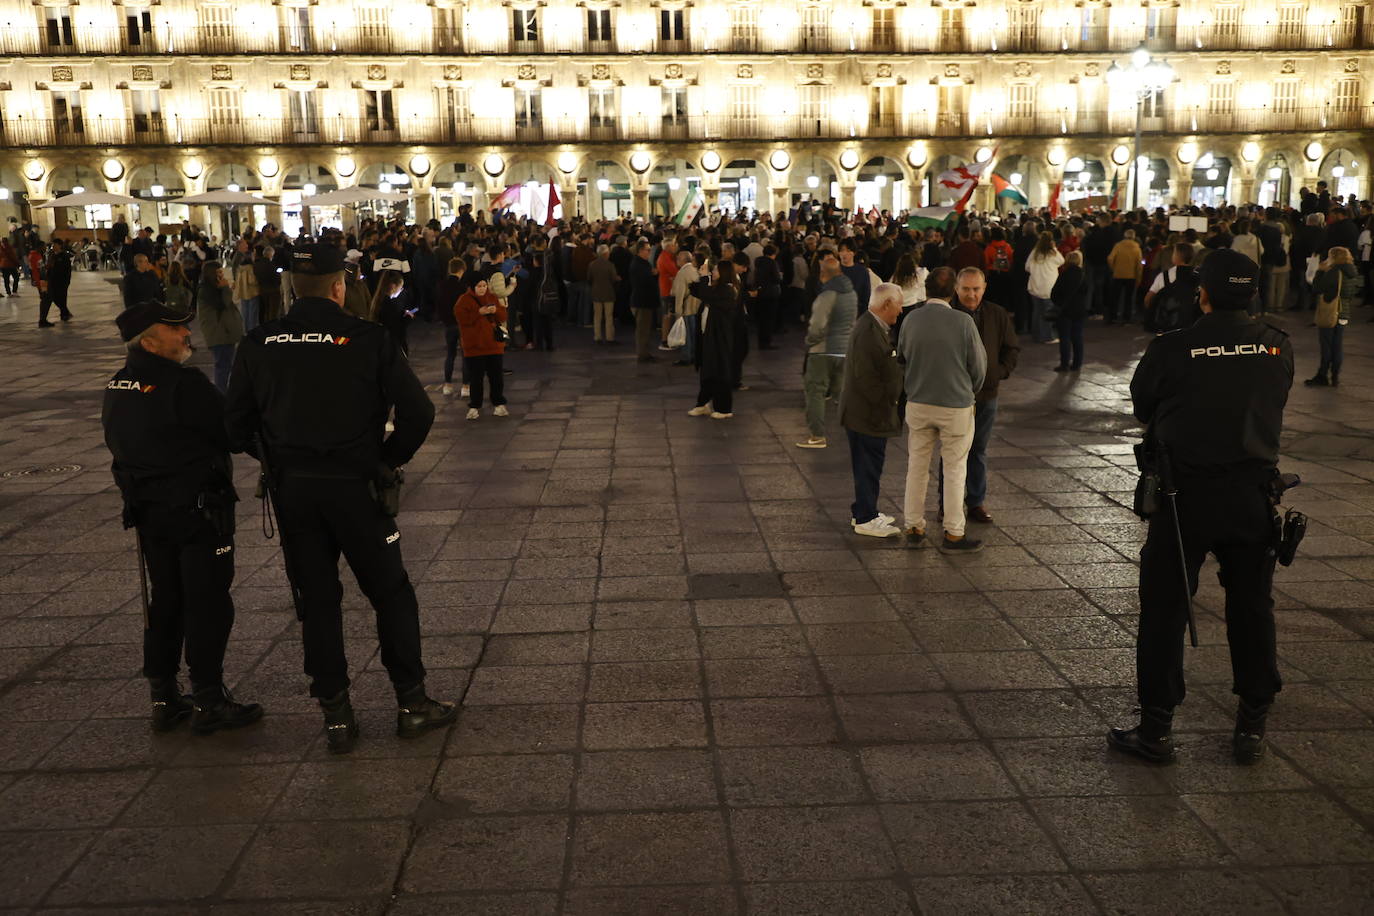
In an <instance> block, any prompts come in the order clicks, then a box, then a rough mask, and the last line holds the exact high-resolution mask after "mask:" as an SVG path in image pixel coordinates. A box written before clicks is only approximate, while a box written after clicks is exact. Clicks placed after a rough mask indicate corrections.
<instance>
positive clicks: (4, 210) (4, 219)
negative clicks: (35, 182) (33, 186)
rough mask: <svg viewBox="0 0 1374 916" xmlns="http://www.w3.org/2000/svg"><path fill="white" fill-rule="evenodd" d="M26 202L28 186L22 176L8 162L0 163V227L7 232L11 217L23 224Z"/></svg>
mask: <svg viewBox="0 0 1374 916" xmlns="http://www.w3.org/2000/svg"><path fill="white" fill-rule="evenodd" d="M28 201H29V190H28V184H27V182H25V181H24V176H23V174H21V173H20V171H19V169H18V168H15V167H13V166H11V165H10V163H9V162H0V226H4V227H5V228H6V230H7V229H8V228H9V218H10V217H11V216H13V217H15V218H16V219H18V220H19V221H20V222H25V221H26V220H27V218H28V217H27V212H26V211H27V210H28Z"/></svg>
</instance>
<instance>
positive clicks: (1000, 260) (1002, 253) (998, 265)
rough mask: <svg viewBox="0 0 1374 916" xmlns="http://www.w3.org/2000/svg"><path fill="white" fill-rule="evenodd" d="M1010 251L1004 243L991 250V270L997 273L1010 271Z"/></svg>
mask: <svg viewBox="0 0 1374 916" xmlns="http://www.w3.org/2000/svg"><path fill="white" fill-rule="evenodd" d="M1010 252H1011V249H1010V247H1008V245H1007V243H1006V242H1003V243H1002V244H1000V245H997V246H995V247H994V248H993V249H992V269H993V270H994V271H996V272H998V273H1005V272H1008V271H1010V270H1011V254H1010Z"/></svg>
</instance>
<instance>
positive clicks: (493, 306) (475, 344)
mask: <svg viewBox="0 0 1374 916" xmlns="http://www.w3.org/2000/svg"><path fill="white" fill-rule="evenodd" d="M453 316H454V317H455V318H457V319H458V337H459V340H460V341H461V343H462V346H463V363H464V364H465V365H466V366H467V371H468V373H469V375H470V377H469V379H468V387H469V393H470V394H471V397H470V398H469V400H468V419H469V420H476V419H477V418H478V417H479V416H481V407H482V389H483V387H484V380H485V382H488V383H490V384H491V403H492V405H493V406H494V407H495V409H494V410H493V411H492V414H494V415H495V416H498V417H508V416H510V412H509V411H508V410H506V395H505V392H504V391H503V390H502V388H503V379H504V374H503V372H502V366H501V363H502V361H503V360H502V355H503V354H504V353H505V352H506V341H507V340H508V339H509V338H508V336H507V334H506V329H505V323H506V307H505V306H504V305H502V304H501V302H500V300H499V299H497V298H496V297H495V296H493V295H492V294H491V292H490V291H489V290H488V289H487V281H486V280H478V281H477V282H476V283H474V284H473V285H472V289H470V290H468V291H467V292H465V293H463V295H461V296H459V297H458V301H457V302H456V303H454V306H453Z"/></svg>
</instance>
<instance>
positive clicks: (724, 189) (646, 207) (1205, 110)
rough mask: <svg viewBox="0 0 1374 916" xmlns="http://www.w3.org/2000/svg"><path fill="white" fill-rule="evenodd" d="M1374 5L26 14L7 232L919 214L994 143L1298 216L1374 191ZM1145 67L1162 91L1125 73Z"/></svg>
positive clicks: (379, 7) (717, 2) (629, 3)
mask: <svg viewBox="0 0 1374 916" xmlns="http://www.w3.org/2000/svg"><path fill="white" fill-rule="evenodd" d="M1368 10H1369V7H1368V5H1367V4H1365V3H1337V2H1334V0H1330V2H1328V0H1323V2H1277V3H1276V2H1275V0H1243V2H1237V3H1228V2H1219V3H1213V2H1210V0H1209V2H1203V0H1182V2H1177V3H1171V2H1155V0H1143V2H1135V0H1133V2H1131V3H1129V4H1122V3H1108V2H1100V0H1075V2H1068V0H1025V2H1013V0H1001V2H995V0H994V2H990V3H985V4H976V5H975V4H973V3H964V2H962V0H929V2H921V3H917V2H888V0H862V2H860V0H833V2H809V0H766V2H748V0H744V2H724V0H706V2H684V0H623V2H603V0H583V2H571V0H508V2H496V0H472V2H467V3H464V2H456V0H375V2H364V0H275V2H269V0H235V2H215V0H203V2H190V0H162V2H149V0H101V2H93V0H88V2H72V0H40V2H38V3H32V2H28V0H23V2H21V0H0V20H3V22H4V27H3V29H0V188H3V192H0V198H4V199H0V216H4V215H6V214H8V213H11V212H17V211H18V209H19V207H20V204H21V203H22V201H24V200H27V201H29V202H30V203H37V202H40V201H43V200H47V199H49V198H51V197H54V196H57V195H59V194H61V193H65V192H68V191H70V190H71V189H72V188H73V187H77V186H80V187H85V188H88V189H92V188H100V189H106V190H110V191H115V192H119V193H128V194H133V195H135V196H139V197H142V198H150V199H151V200H153V201H155V202H156V203H155V204H154V207H155V209H156V210H157V215H158V220H157V221H161V222H169V221H173V220H178V219H180V218H182V217H183V216H190V218H191V219H192V221H194V222H201V223H205V222H207V221H208V220H207V214H205V213H202V212H199V211H198V209H197V210H195V211H193V212H190V213H187V210H188V208H186V207H184V206H180V205H178V204H176V200H177V198H178V197H180V196H184V195H188V194H193V193H198V192H201V191H205V190H213V189H218V188H226V187H229V186H231V185H233V186H237V187H242V188H243V189H244V190H249V191H253V192H260V193H261V194H262V195H264V196H265V197H267V198H271V199H274V200H280V201H281V202H282V203H283V204H284V205H285V219H286V221H287V222H288V224H290V223H291V221H293V220H296V219H298V218H299V216H298V208H296V209H293V207H294V206H295V202H296V201H298V200H299V198H300V196H301V194H302V193H307V192H309V191H311V190H319V191H324V190H328V189H330V188H334V187H345V186H349V185H353V184H363V185H368V186H374V187H375V186H379V185H381V184H383V183H384V182H385V183H388V184H390V185H392V186H394V187H407V186H408V187H410V188H412V189H413V190H414V191H415V195H414V202H413V204H412V205H411V206H412V209H411V211H410V215H411V216H412V218H417V219H421V220H424V219H428V218H430V217H431V216H433V217H439V218H441V219H446V217H447V216H448V215H449V214H451V213H452V212H453V211H454V207H455V205H456V204H457V203H458V202H471V203H474V204H475V205H476V206H477V207H479V208H481V207H483V206H485V205H486V203H487V202H488V201H489V200H490V199H491V196H492V195H495V194H497V193H499V192H500V191H501V189H502V188H504V187H505V186H507V185H509V184H512V183H516V182H524V181H538V182H547V181H549V179H550V178H551V177H552V179H553V180H554V182H556V183H557V184H558V186H559V193H560V196H561V197H562V198H563V200H564V201H565V202H566V206H567V208H568V209H572V208H573V207H574V206H575V207H576V210H577V212H579V213H583V214H586V215H589V216H593V217H595V216H600V215H604V214H613V213H616V212H625V211H631V212H635V213H653V212H664V211H665V210H667V208H668V207H669V205H670V203H669V202H670V198H672V197H673V196H674V195H675V194H677V193H678V192H680V191H681V190H682V189H684V188H686V187H690V186H691V185H692V184H694V183H697V182H699V183H700V185H701V187H702V189H703V191H704V193H705V195H706V198H707V200H708V202H709V203H711V204H715V205H721V206H727V207H740V206H757V207H760V208H767V209H773V210H778V209H784V208H786V207H788V206H791V205H792V204H793V203H794V202H795V201H796V200H798V199H799V198H800V197H801V196H803V195H807V196H810V197H812V198H821V199H825V198H833V199H834V200H835V201H836V202H838V203H839V204H841V205H843V206H846V207H850V206H856V205H857V206H862V207H868V206H874V205H876V206H879V207H881V208H894V209H901V208H904V207H908V206H913V205H920V204H922V203H927V202H928V203H939V202H940V200H941V197H942V195H941V194H940V192H939V189H938V187H936V186H935V185H934V183H933V181H932V177H933V175H935V174H937V173H938V172H939V171H940V170H941V169H943V168H945V167H947V166H948V165H949V164H951V163H955V162H962V161H967V160H969V159H971V158H973V157H974V156H975V155H976V154H977V151H978V150H979V148H983V147H986V148H987V150H988V152H984V153H983V154H982V155H984V156H986V155H988V154H989V153H990V151H991V150H993V149H995V150H996V154H997V164H996V170H997V171H998V172H999V173H1001V174H1003V175H1004V176H1008V177H1019V178H1020V183H1021V185H1022V187H1023V188H1024V189H1025V192H1026V193H1027V195H1028V196H1029V197H1030V200H1031V202H1032V204H1035V205H1041V204H1044V203H1045V202H1046V201H1047V198H1048V195H1049V193H1050V189H1051V188H1052V187H1053V186H1054V185H1055V184H1056V183H1058V182H1060V181H1061V180H1062V181H1063V182H1064V188H1065V197H1066V198H1068V199H1070V200H1071V199H1073V198H1076V197H1083V196H1085V195H1097V196H1100V195H1103V194H1106V193H1107V192H1108V188H1109V186H1110V183H1111V182H1112V180H1113V177H1114V176H1117V177H1119V180H1120V182H1121V186H1122V187H1123V189H1124V188H1126V187H1128V186H1129V182H1130V175H1131V172H1132V171H1138V172H1139V173H1140V177H1141V183H1140V184H1141V186H1140V188H1139V201H1140V203H1141V204H1147V203H1148V204H1152V205H1153V204H1160V203H1174V202H1183V201H1188V200H1195V201H1199V202H1209V203H1210V202H1215V201H1217V200H1221V199H1226V200H1232V201H1245V200H1261V201H1264V202H1269V201H1274V200H1280V201H1286V200H1291V199H1294V198H1295V197H1296V194H1297V189H1298V187H1300V186H1301V185H1303V184H1311V183H1313V182H1315V181H1316V180H1317V179H1318V178H1325V179H1326V180H1328V182H1329V183H1330V184H1331V187H1332V190H1333V191H1335V192H1338V193H1356V194H1360V195H1361V196H1365V195H1367V194H1368V192H1369V188H1368V186H1367V184H1366V179H1365V177H1364V176H1365V175H1366V173H1367V171H1368V168H1369V161H1368V155H1369V154H1368V152H1367V148H1366V146H1365V141H1364V137H1365V136H1366V132H1367V130H1368V128H1369V127H1370V126H1371V122H1374V109H1371V101H1370V99H1371V94H1370V88H1369V85H1368V81H1367V80H1366V76H1367V75H1368V72H1369V70H1370V68H1371V66H1374V56H1372V55H1371V46H1372V45H1374V22H1371V21H1370V18H1371V15H1370V13H1369V11H1368ZM1142 47H1143V48H1145V49H1147V50H1148V51H1149V52H1150V54H1151V59H1152V60H1153V61H1155V62H1161V61H1162V62H1164V63H1166V64H1167V65H1168V68H1169V79H1168V81H1167V83H1166V84H1165V85H1163V86H1162V87H1160V88H1157V89H1147V90H1146V91H1142V90H1141V87H1140V86H1138V85H1132V84H1131V80H1130V78H1129V73H1127V76H1126V77H1120V78H1117V77H1118V76H1119V75H1120V74H1121V73H1122V72H1127V71H1129V69H1130V68H1129V65H1130V62H1131V59H1132V56H1133V54H1138V53H1139V49H1140V48H1142ZM1137 117H1139V124H1140V132H1141V141H1140V154H1141V157H1140V162H1141V166H1140V168H1138V169H1136V170H1131V169H1130V168H1129V166H1130V163H1131V160H1132V155H1133V150H1134V140H1133V136H1134V133H1135V130H1136V124H1137ZM982 190H983V189H980V194H981V193H982ZM153 191H158V192H160V193H159V194H157V195H154V194H153ZM1122 199H1123V201H1124V202H1126V203H1129V202H1130V195H1129V194H1127V193H1125V192H1124V191H1123V197H1122ZM979 202H980V203H982V204H983V205H985V206H991V205H992V203H993V200H992V198H991V196H990V193H989V194H988V195H987V196H982V197H980V198H979ZM144 209H148V208H143V207H140V208H139V210H140V213H139V214H138V215H137V216H136V218H137V219H139V220H140V221H142V222H154V220H153V219H151V218H150V216H148V215H144V214H142V212H141V211H142V210H144ZM45 212H47V211H35V213H34V215H35V218H36V219H38V220H39V221H40V222H41V221H42V220H43V219H46V218H47V217H45V216H43V214H44V213H45ZM265 213H266V211H264V214H265ZM273 213H275V211H273ZM93 215H94V216H97V217H107V215H106V214H103V213H102V214H81V215H80V216H83V217H84V218H91V217H92V216H93ZM64 218H67V219H73V220H74V221H75V215H73V214H72V213H70V212H67V213H65V214H62V215H59V216H58V219H59V220H62V219H64ZM273 218H275V216H274V217H273ZM317 218H318V217H317Z"/></svg>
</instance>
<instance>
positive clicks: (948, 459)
mask: <svg viewBox="0 0 1374 916" xmlns="http://www.w3.org/2000/svg"><path fill="white" fill-rule="evenodd" d="M926 295H927V299H926V304H925V305H924V306H922V307H921V308H918V309H914V310H913V311H912V312H911V313H909V314H908V315H907V316H906V319H905V320H904V321H903V322H902V331H901V335H900V337H899V339H898V341H897V353H898V355H899V357H900V358H901V360H902V361H903V363H904V364H905V367H906V368H905V372H906V383H905V384H906V399H907V404H906V425H907V467H906V498H905V500H904V503H903V506H902V511H903V514H904V515H905V516H906V525H905V534H906V538H907V544H908V546H912V547H918V546H920V545H921V543H922V542H923V541H924V540H925V534H926V520H925V505H926V488H927V486H928V485H929V483H930V459H931V454H932V453H933V452H934V450H935V443H936V442H937V441H938V442H939V443H940V453H941V456H942V457H943V458H944V475H945V476H944V483H945V499H944V513H945V534H944V537H943V538H942V539H941V541H940V547H941V549H943V550H946V551H949V552H951V553H956V552H958V553H963V552H973V551H977V550H981V549H982V547H983V542H982V541H978V540H975V539H973V538H969V537H965V536H964V522H965V518H964V475H965V473H966V470H967V463H968V452H969V448H970V447H971V446H972V444H973V429H974V404H973V402H974V397H975V394H976V393H977V391H978V389H980V388H981V387H982V386H983V376H984V375H985V374H986V373H987V351H986V350H985V349H984V347H983V341H982V338H981V337H979V335H978V328H977V326H976V325H975V324H974V323H973V319H972V318H971V317H969V315H968V313H966V312H963V311H960V310H958V309H952V308H950V300H951V298H952V297H953V295H954V271H953V270H950V269H949V268H948V267H941V268H937V269H936V270H933V271H931V272H930V276H928V277H927V278H926Z"/></svg>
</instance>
